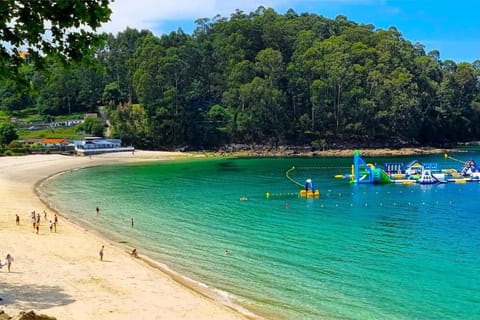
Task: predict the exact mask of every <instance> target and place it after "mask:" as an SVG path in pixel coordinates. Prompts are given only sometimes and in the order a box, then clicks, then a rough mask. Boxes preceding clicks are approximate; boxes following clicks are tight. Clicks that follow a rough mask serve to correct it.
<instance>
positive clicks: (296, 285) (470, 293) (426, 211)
mask: <svg viewBox="0 0 480 320" xmlns="http://www.w3.org/2000/svg"><path fill="white" fill-rule="evenodd" d="M466 156H467V154H459V155H456V157H457V158H465V159H466V160H467V157H466ZM469 158H473V159H476V160H477V161H478V160H480V154H479V153H473V154H468V159H469ZM366 160H368V162H372V163H375V162H378V163H383V162H392V161H402V162H405V163H407V162H409V160H413V159H412V158H411V157H409V158H367V159H366ZM417 160H420V161H424V162H439V163H440V165H441V166H442V167H444V168H451V167H457V166H460V165H461V164H459V163H456V162H453V161H451V160H445V159H443V156H440V155H435V156H423V157H417ZM351 163H352V159H351V158H258V159H257V158H247V159H243V158H240V159H204V160H189V161H177V162H162V163H157V164H136V165H115V166H108V167H95V168H89V169H82V170H77V171H73V172H68V173H65V174H63V175H60V176H58V177H56V178H55V179H50V180H48V181H47V182H45V184H44V186H43V187H44V188H45V189H46V191H47V192H48V194H49V201H50V202H52V203H54V204H55V206H56V207H57V208H58V209H59V210H60V211H61V212H62V213H63V212H65V213H67V214H68V216H69V217H70V218H71V219H72V220H77V221H82V223H83V224H86V225H89V226H91V227H92V228H96V229H98V230H102V232H106V233H107V234H108V235H109V236H110V237H111V238H112V239H114V240H116V241H119V242H128V244H129V245H131V246H135V247H137V248H138V250H139V252H140V253H141V254H147V255H148V256H150V257H151V258H153V259H155V260H158V261H161V262H162V263H165V264H167V265H168V266H169V267H171V268H172V269H174V270H176V271H178V272H180V273H181V274H184V275H186V276H187V277H190V278H192V279H195V280H197V281H199V282H201V283H204V284H207V285H208V286H209V287H211V288H213V289H214V290H216V291H217V292H220V293H222V294H223V295H225V296H227V297H229V298H231V299H234V300H236V301H239V302H241V303H242V305H244V306H246V307H248V308H249V309H251V310H253V311H255V312H258V313H260V314H264V315H268V316H270V317H271V318H275V319H478V318H479V316H480V277H479V268H480V267H479V266H480V209H479V206H480V203H479V193H480V184H479V183H467V184H454V183H449V184H445V185H435V186H420V185H410V186H404V185H394V184H390V185H380V186H377V185H359V186H351V185H350V184H349V183H348V181H345V180H341V179H334V178H333V177H334V175H336V174H338V173H348V171H349V169H348V168H349V166H350V165H351ZM292 166H295V167H296V170H294V171H293V172H292V174H291V176H292V177H293V178H294V179H295V180H297V181H299V182H303V181H305V179H306V178H312V179H313V181H314V183H315V184H316V187H317V188H318V189H320V191H321V194H322V195H321V197H320V199H308V200H307V199H299V198H298V197H296V196H291V194H294V193H296V192H297V191H298V190H299V187H298V186H296V185H295V184H293V183H292V182H290V181H289V180H288V179H287V178H286V177H285V172H286V170H287V169H289V168H291V167H292ZM266 192H270V193H272V194H273V196H272V198H271V199H266V198H265V193H266ZM241 197H248V201H240V200H239V199H240V198H241ZM96 206H98V207H99V208H100V214H99V215H98V216H97V215H96V214H95V207H96ZM132 217H133V218H134V221H135V226H134V227H133V228H132V227H131V224H130V221H131V220H130V219H131V218H132ZM225 249H228V251H229V252H230V254H227V255H226V254H225Z"/></svg>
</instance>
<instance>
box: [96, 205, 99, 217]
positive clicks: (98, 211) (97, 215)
mask: <svg viewBox="0 0 480 320" xmlns="http://www.w3.org/2000/svg"><path fill="white" fill-rule="evenodd" d="M95 210H96V211H97V216H98V214H99V213H100V209H99V208H98V207H97V209H95Z"/></svg>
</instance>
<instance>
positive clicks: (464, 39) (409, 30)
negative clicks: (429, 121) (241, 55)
mask: <svg viewBox="0 0 480 320" xmlns="http://www.w3.org/2000/svg"><path fill="white" fill-rule="evenodd" d="M261 5H263V6H264V7H267V8H273V9H275V11H276V12H278V13H281V14H283V13H285V12H286V11H287V10H288V9H289V8H292V9H293V10H294V11H295V12H297V13H298V14H300V13H303V12H308V13H316V14H318V15H323V16H325V17H327V18H332V19H333V18H335V17H336V16H337V15H344V16H346V17H347V18H348V19H349V20H353V21H355V22H357V23H365V24H373V25H374V26H375V27H376V28H379V29H388V28H389V27H390V26H395V27H396V28H397V29H398V31H400V33H401V34H402V35H403V37H404V38H405V39H407V40H409V41H411V42H413V43H415V42H420V43H422V44H423V45H424V46H425V51H426V52H429V51H431V50H434V49H436V50H438V51H439V52H440V59H441V60H448V59H450V60H454V61H455V62H463V61H466V62H473V61H475V60H480V19H479V14H480V1H478V2H477V1H476V0H457V1H447V0H440V1H431V0H417V1H415V0H404V1H400V0H396V1H393V0H392V1H388V0H264V1H255V0H242V1H238V0H115V2H114V3H113V5H112V10H113V14H112V18H111V22H110V23H108V24H107V25H105V26H104V28H103V29H102V31H107V32H112V33H114V34H115V33H117V32H121V31H123V30H125V28H126V27H127V26H129V27H131V28H137V29H148V30H151V31H152V32H154V33H155V34H157V35H161V34H163V33H169V32H171V31H176V30H178V29H179V28H182V29H183V30H184V31H185V32H186V33H191V32H192V31H193V29H194V28H195V23H194V22H195V20H197V19H199V18H212V17H214V16H215V15H217V14H220V15H221V16H223V17H229V16H230V14H231V13H232V12H234V11H235V9H240V10H242V11H244V12H246V13H249V12H251V11H254V10H255V9H256V8H258V7H259V6H261Z"/></svg>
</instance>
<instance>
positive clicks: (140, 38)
mask: <svg viewBox="0 0 480 320" xmlns="http://www.w3.org/2000/svg"><path fill="white" fill-rule="evenodd" d="M104 38H105V41H104V42H103V44H102V45H101V46H99V47H97V50H96V51H95V53H94V55H93V57H91V58H90V59H89V63H88V64H86V63H83V64H82V63H77V64H74V65H70V66H69V67H68V68H65V66H64V64H62V63H60V62H58V61H56V60H55V59H53V58H52V59H50V60H47V63H46V64H45V66H44V68H43V69H38V68H34V66H33V65H31V64H28V63H27V64H24V65H23V66H22V68H21V69H20V72H21V73H22V74H23V75H24V76H25V77H26V78H27V79H28V80H29V86H28V87H29V88H28V90H26V89H25V88H24V86H21V85H19V83H18V82H17V81H16V80H15V79H10V80H4V81H2V83H0V108H1V110H3V111H4V112H6V113H7V114H10V115H15V114H18V113H19V112H20V111H21V110H25V109H28V110H33V111H34V112H37V113H39V114H41V115H42V117H43V118H44V119H49V117H50V118H51V117H53V116H58V115H65V114H69V113H78V112H96V111H97V110H98V107H99V106H101V105H105V106H106V107H105V111H106V113H107V114H108V116H109V119H110V122H111V125H112V130H111V136H112V137H117V138H122V139H123V141H124V142H125V143H126V144H133V145H134V146H135V147H137V148H149V149H172V148H188V149H203V148H209V149H215V148H220V147H222V146H225V145H227V144H233V143H241V144H254V143H255V144H262V145H270V146H277V145H311V146H314V147H330V146H334V145H345V144H348V145H358V146H366V145H376V146H380V145H381V146H398V145H440V144H442V145H443V144H448V143H455V142H461V141H471V140H480V126H479V125H478V123H479V120H480V81H479V79H480V78H479V75H480V61H476V62H474V63H456V62H454V61H451V60H445V61H442V60H440V53H439V52H438V51H431V52H428V53H426V52H425V50H424V46H423V45H422V44H420V43H411V42H410V41H408V40H407V39H404V38H403V37H402V35H401V33H400V31H398V30H396V29H395V28H394V27H391V28H390V29H388V30H380V29H376V28H375V26H373V25H363V24H358V23H355V22H353V21H350V20H348V19H347V18H346V17H344V16H338V17H336V18H335V19H333V20H332V19H327V18H325V17H322V16H321V15H317V14H308V13H302V14H298V13H296V12H294V11H293V10H289V11H288V12H286V13H285V14H278V13H276V12H275V11H274V10H272V9H265V8H263V7H259V8H258V9H257V10H256V11H255V12H251V13H249V14H247V13H244V12H241V11H237V12H235V13H233V14H232V15H231V16H230V17H229V18H225V17H220V16H216V17H214V18H212V19H200V20H197V21H196V29H195V31H194V32H193V34H191V35H190V34H186V33H184V32H183V31H182V30H178V31H177V32H172V33H170V34H168V35H162V36H161V37H157V36H155V35H153V33H152V32H150V31H147V30H140V31H139V30H136V29H129V28H127V29H126V30H125V31H123V32H121V33H118V34H117V35H112V34H106V35H104ZM92 58H93V59H92ZM25 59H27V62H28V59H29V58H28V56H27V57H26V58H25Z"/></svg>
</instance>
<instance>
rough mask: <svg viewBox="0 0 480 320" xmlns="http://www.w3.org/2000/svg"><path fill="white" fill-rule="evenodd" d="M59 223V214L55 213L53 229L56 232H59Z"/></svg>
mask: <svg viewBox="0 0 480 320" xmlns="http://www.w3.org/2000/svg"><path fill="white" fill-rule="evenodd" d="M57 223H58V217H57V214H56V213H55V216H54V218H53V229H54V230H55V232H57Z"/></svg>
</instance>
